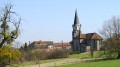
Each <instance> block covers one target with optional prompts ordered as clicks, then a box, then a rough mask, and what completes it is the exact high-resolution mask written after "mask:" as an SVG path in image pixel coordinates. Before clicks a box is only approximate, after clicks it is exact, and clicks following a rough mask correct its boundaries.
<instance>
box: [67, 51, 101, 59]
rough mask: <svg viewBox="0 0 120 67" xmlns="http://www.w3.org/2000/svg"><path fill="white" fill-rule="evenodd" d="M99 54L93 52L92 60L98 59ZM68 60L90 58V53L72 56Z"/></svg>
mask: <svg viewBox="0 0 120 67" xmlns="http://www.w3.org/2000/svg"><path fill="white" fill-rule="evenodd" d="M100 53H101V52H94V55H93V58H98V57H100ZM68 58H80V59H82V58H91V55H90V52H85V53H80V54H73V55H69V57H68Z"/></svg>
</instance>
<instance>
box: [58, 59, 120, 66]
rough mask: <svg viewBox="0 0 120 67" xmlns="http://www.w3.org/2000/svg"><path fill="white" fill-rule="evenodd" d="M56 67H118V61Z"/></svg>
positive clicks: (119, 62)
mask: <svg viewBox="0 0 120 67" xmlns="http://www.w3.org/2000/svg"><path fill="white" fill-rule="evenodd" d="M57 67H120V60H104V61H97V62H83V63H77V64H69V65H62V66H57Z"/></svg>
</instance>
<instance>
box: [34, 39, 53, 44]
mask: <svg viewBox="0 0 120 67" xmlns="http://www.w3.org/2000/svg"><path fill="white" fill-rule="evenodd" d="M33 43H34V44H42V45H43V44H53V41H41V40H40V41H34V42H33Z"/></svg>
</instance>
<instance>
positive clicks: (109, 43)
mask: <svg viewBox="0 0 120 67" xmlns="http://www.w3.org/2000/svg"><path fill="white" fill-rule="evenodd" d="M100 33H101V34H102V35H103V37H104V39H105V44H104V46H105V47H104V48H105V50H106V51H108V52H110V53H116V54H117V55H118V56H117V58H120V18H119V17H115V16H114V17H113V18H112V19H110V20H108V21H106V22H105V23H104V25H103V28H102V29H101V30H100Z"/></svg>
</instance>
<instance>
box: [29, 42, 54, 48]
mask: <svg viewBox="0 0 120 67" xmlns="http://www.w3.org/2000/svg"><path fill="white" fill-rule="evenodd" d="M52 45H53V41H42V40H40V41H34V42H32V43H31V44H30V45H29V46H30V47H32V48H35V49H36V48H37V49H48V48H52V47H53V46H52Z"/></svg>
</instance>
